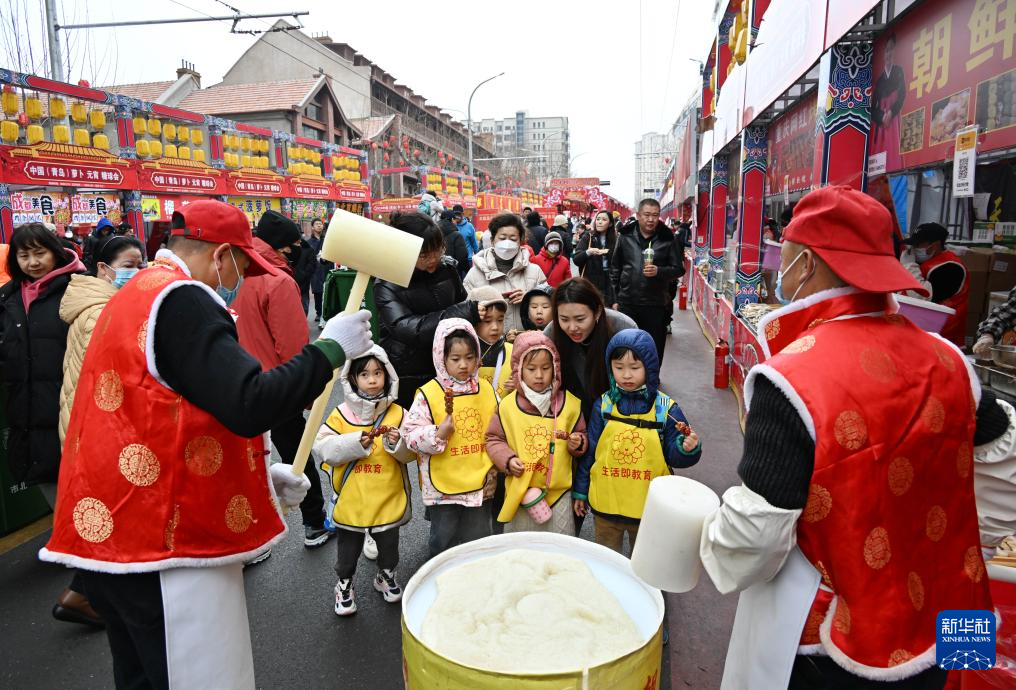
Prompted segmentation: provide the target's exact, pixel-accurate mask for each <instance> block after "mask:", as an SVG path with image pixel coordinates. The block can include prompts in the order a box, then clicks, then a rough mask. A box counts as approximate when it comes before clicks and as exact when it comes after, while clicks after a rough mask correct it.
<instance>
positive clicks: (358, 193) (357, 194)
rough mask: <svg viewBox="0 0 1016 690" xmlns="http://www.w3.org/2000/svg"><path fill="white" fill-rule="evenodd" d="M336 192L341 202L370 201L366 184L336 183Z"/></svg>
mask: <svg viewBox="0 0 1016 690" xmlns="http://www.w3.org/2000/svg"><path fill="white" fill-rule="evenodd" d="M335 191H336V193H337V194H338V197H337V198H338V200H339V201H353V202H356V203H366V202H367V201H370V188H369V187H368V186H367V185H365V184H358V183H356V182H336V183H335ZM417 203H419V200H417Z"/></svg>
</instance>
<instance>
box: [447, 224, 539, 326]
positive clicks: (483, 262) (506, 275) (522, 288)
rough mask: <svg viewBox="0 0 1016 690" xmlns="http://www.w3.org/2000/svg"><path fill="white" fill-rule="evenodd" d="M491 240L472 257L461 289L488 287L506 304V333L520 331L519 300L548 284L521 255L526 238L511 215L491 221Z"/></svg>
mask: <svg viewBox="0 0 1016 690" xmlns="http://www.w3.org/2000/svg"><path fill="white" fill-rule="evenodd" d="M489 229H490V236H491V239H492V241H493V246H492V247H491V248H490V249H484V250H483V251H480V252H478V253H477V254H476V255H475V256H474V257H473V267H472V268H470V269H469V273H467V274H466V279H465V280H464V281H463V285H464V286H465V288H466V290H473V289H474V288H478V287H482V286H484V285H490V286H491V287H493V288H495V289H496V290H497V291H498V292H500V293H501V294H502V295H503V296H504V298H505V299H506V300H508V313H507V314H506V315H505V320H504V327H505V329H506V330H511V329H516V330H523V328H524V327H523V325H522V316H521V314H520V313H519V304H520V303H521V302H522V297H523V296H524V295H525V294H526V293H527V292H529V291H530V290H532V289H533V288H535V287H536V286H537V285H541V284H543V283H546V282H547V278H546V276H544V275H543V271H542V270H540V267H539V266H537V265H536V264H532V263H530V262H529V253H528V252H524V251H521V240H522V238H523V237H525V230H524V228H523V227H522V219H520V218H519V217H518V216H517V215H515V214H514V213H502V214H499V215H497V216H494V218H493V219H492V220H491V221H490V228H489Z"/></svg>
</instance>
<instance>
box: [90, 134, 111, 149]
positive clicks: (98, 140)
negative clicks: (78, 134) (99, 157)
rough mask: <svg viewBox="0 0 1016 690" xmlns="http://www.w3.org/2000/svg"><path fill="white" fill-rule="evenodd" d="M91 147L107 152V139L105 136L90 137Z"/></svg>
mask: <svg viewBox="0 0 1016 690" xmlns="http://www.w3.org/2000/svg"><path fill="white" fill-rule="evenodd" d="M92 146H94V147H95V148H97V149H102V150H103V151H109V137H107V136H106V135H105V134H96V135H95V136H94V137H92Z"/></svg>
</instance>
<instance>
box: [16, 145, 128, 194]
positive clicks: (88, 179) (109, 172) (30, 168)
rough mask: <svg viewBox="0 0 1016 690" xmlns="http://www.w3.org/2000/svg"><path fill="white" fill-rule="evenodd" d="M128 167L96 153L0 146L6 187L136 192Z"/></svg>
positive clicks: (75, 148) (68, 148) (65, 147)
mask: <svg viewBox="0 0 1016 690" xmlns="http://www.w3.org/2000/svg"><path fill="white" fill-rule="evenodd" d="M131 163H132V162H131V161H127V160H121V159H119V158H116V157H115V156H111V155H109V154H107V153H105V152H104V151H99V150H98V149H92V148H85V147H80V146H69V145H65V144H49V143H43V144H36V145H34V146H0V165H2V168H3V175H2V178H0V179H2V180H3V182H6V183H8V184H33V185H48V186H57V187H96V188H99V189H137V184H138V177H137V173H136V172H135V170H134V168H133V166H132V165H131Z"/></svg>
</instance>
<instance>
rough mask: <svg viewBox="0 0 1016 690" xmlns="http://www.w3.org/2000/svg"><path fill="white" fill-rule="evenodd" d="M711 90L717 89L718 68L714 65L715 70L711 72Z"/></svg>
mask: <svg viewBox="0 0 1016 690" xmlns="http://www.w3.org/2000/svg"><path fill="white" fill-rule="evenodd" d="M709 90H710V91H715V90H716V68H715V67H713V71H712V72H710V73H709Z"/></svg>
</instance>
